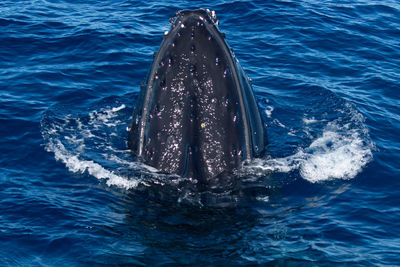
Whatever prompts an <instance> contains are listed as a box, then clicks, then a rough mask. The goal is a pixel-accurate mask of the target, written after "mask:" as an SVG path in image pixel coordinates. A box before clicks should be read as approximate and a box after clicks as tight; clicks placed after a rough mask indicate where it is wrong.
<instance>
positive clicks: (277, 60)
mask: <svg viewBox="0 0 400 267" xmlns="http://www.w3.org/2000/svg"><path fill="white" fill-rule="evenodd" d="M84 2H85V3H84V4H82V3H79V1H73V0H70V1H64V0H59V1H44V0H43V1H7V0H6V1H2V2H1V3H0V29H1V30H0V88H1V91H0V96H1V98H0V123H1V128H0V137H1V138H0V153H1V158H0V244H1V248H2V249H1V250H0V263H1V265H3V266H4V265H6V266H7V265H8V266H19V265H20V266H22V265H41V266H56V265H63V266H67V265H102V264H106V265H109V264H132V265H135V264H138V265H164V264H173V263H179V264H188V265H193V264H197V265H222V264H233V265H246V264H265V263H271V264H277V265H290V264H294V265H296V264H299V265H315V266H320V265H331V264H341V265H342V264H355V265H361V266H365V265H399V264H400V208H399V206H400V163H399V162H400V130H399V129H400V109H399V106H400V94H399V89H400V4H399V2H398V1H390V0H389V1H366V0H365V1H362V0H359V1H340V2H337V1H323V2H320V1H313V0H309V1H247V2H240V1H215V2H210V3H206V2H200V1H191V2H190V3H189V2H184V1H179V0H178V1H173V2H167V1H165V2H162V1H151V0H150V1H84ZM198 7H207V8H211V9H213V10H215V11H216V13H217V16H218V18H219V19H220V21H221V25H220V29H221V30H222V31H223V32H225V33H226V37H227V41H228V43H229V44H230V45H231V46H232V48H233V49H234V51H235V54H236V55H237V57H238V58H239V60H240V61H241V64H242V65H243V67H244V68H245V70H246V72H247V74H248V75H249V77H251V78H252V80H253V86H254V89H255V92H256V97H257V101H258V103H259V105H260V108H261V110H262V114H263V117H264V120H265V123H266V126H267V131H268V137H269V142H270V143H269V146H268V153H267V156H266V157H265V158H263V159H259V160H256V161H255V162H253V163H251V164H250V165H249V166H245V167H244V168H243V169H242V170H240V171H239V172H238V173H237V176H236V177H237V179H233V180H231V181H229V183H225V182H221V184H224V186H223V187H222V186H218V185H216V186H213V187H212V188H206V189H204V188H203V189H200V188H198V187H197V186H196V184H194V183H193V182H192V181H189V180H185V179H182V178H179V177H170V176H162V175H156V174H154V173H153V170H152V169H151V168H147V167H146V166H143V165H141V164H139V163H136V162H133V161H132V156H131V155H130V153H129V151H128V150H127V145H126V139H127V134H128V133H127V130H126V127H127V126H128V125H129V123H130V119H131V114H132V111H133V107H134V104H135V101H136V98H137V95H138V92H139V84H140V82H141V81H142V80H143V79H144V77H145V75H146V72H147V70H148V68H149V67H150V64H151V61H152V55H153V52H154V51H156V50H157V48H158V46H159V44H160V42H161V39H162V35H163V33H164V31H166V30H168V29H169V23H168V20H169V18H170V17H172V16H173V15H174V13H175V11H176V10H179V9H183V8H198Z"/></svg>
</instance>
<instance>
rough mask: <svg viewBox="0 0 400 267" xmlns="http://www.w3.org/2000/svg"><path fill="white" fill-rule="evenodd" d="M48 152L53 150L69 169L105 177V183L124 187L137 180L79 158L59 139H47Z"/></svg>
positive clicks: (100, 177)
mask: <svg viewBox="0 0 400 267" xmlns="http://www.w3.org/2000/svg"><path fill="white" fill-rule="evenodd" d="M46 149H47V151H48V152H53V153H54V156H55V159H56V160H59V161H61V162H63V163H64V164H65V165H66V167H67V168H68V170H69V171H71V172H75V173H77V172H79V173H84V172H86V171H87V172H88V173H89V174H90V175H92V176H94V177H96V178H97V179H107V182H106V183H107V185H109V186H111V185H115V186H118V187H123V188H126V189H131V188H135V187H137V185H138V183H139V181H138V180H130V179H127V178H125V177H122V176H119V175H117V174H115V173H113V172H112V171H109V170H106V169H105V168H103V167H102V166H101V165H100V164H98V163H96V162H94V161H91V160H83V159H79V155H72V154H71V153H70V152H68V151H67V149H66V148H65V147H64V145H63V144H62V143H61V142H60V140H54V142H53V140H49V143H48V144H47V147H46Z"/></svg>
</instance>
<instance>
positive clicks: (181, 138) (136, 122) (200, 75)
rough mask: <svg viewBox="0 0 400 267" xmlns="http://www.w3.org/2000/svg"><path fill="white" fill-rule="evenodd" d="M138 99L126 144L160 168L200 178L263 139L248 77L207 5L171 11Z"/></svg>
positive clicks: (249, 152)
mask: <svg viewBox="0 0 400 267" xmlns="http://www.w3.org/2000/svg"><path fill="white" fill-rule="evenodd" d="M171 23H172V26H171V28H170V30H169V31H168V32H165V34H164V36H163V41H162V43H161V46H160V48H159V50H158V51H157V52H156V53H155V55H154V61H153V64H152V66H151V68H150V70H149V72H148V75H147V78H146V80H145V83H144V85H143V87H142V89H141V94H140V97H139V99H138V101H137V104H136V107H135V111H134V114H133V120H132V124H131V132H130V135H129V140H128V145H129V147H130V148H131V150H132V151H133V152H134V154H136V155H137V157H138V159H139V160H141V161H143V162H144V163H146V164H148V165H150V166H153V167H155V168H157V169H158V170H159V171H161V172H164V173H171V174H178V175H180V176H183V177H192V178H195V179H197V180H200V181H207V180H209V179H212V178H213V177H215V176H217V175H218V174H221V173H223V172H226V171H231V170H233V169H235V168H238V167H240V164H241V162H243V161H245V160H250V159H252V158H253V157H255V156H257V155H259V154H260V153H261V152H262V151H263V150H264V147H265V132H264V126H263V123H262V120H261V116H260V113H259V110H258V107H257V104H256V101H255V98H254V95H253V92H252V89H251V85H250V83H249V80H248V78H247V76H246V74H245V73H244V71H243V69H242V67H241V66H240V64H239V61H238V60H237V59H236V57H235V56H234V54H233V52H232V49H231V48H230V47H229V46H228V44H227V42H226V41H225V38H224V37H225V36H224V34H222V33H221V32H220V31H219V29H218V20H217V19H216V16H215V13H214V12H212V11H209V10H203V9H201V10H194V11H190V10H187V11H186V10H185V11H178V12H177V13H176V15H175V17H174V18H173V19H171Z"/></svg>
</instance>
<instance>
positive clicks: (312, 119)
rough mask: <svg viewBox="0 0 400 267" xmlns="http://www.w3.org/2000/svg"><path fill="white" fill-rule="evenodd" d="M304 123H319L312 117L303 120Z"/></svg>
mask: <svg viewBox="0 0 400 267" xmlns="http://www.w3.org/2000/svg"><path fill="white" fill-rule="evenodd" d="M303 122H304V123H305V124H312V123H316V122H318V120H316V119H315V118H314V117H311V118H303Z"/></svg>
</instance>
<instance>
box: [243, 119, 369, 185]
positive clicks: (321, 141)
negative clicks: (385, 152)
mask: <svg viewBox="0 0 400 267" xmlns="http://www.w3.org/2000/svg"><path fill="white" fill-rule="evenodd" d="M365 132H366V129H365V128H361V129H360V128H353V129H351V125H349V124H345V125H340V124H339V122H338V121H334V122H332V123H328V125H327V126H326V127H325V129H324V130H323V132H322V136H320V137H318V138H316V139H315V140H314V141H312V143H311V144H310V145H309V146H308V147H307V148H304V149H299V151H298V152H296V153H295V154H293V155H290V156H287V157H282V158H268V159H257V160H254V161H253V162H252V163H251V164H250V165H248V166H245V168H247V169H251V172H252V174H256V175H257V174H258V175H265V173H263V172H268V173H271V172H283V173H288V172H291V171H294V170H297V169H298V170H299V172H300V175H301V177H302V178H303V179H305V180H307V181H309V182H312V183H315V182H322V181H327V180H331V179H352V178H354V177H355V176H356V175H357V174H358V173H359V172H361V170H362V169H363V167H364V166H365V165H366V164H367V163H368V162H369V161H371V159H372V149H373V144H372V143H371V142H370V141H369V140H368V139H366V137H364V136H363V134H365Z"/></svg>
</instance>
